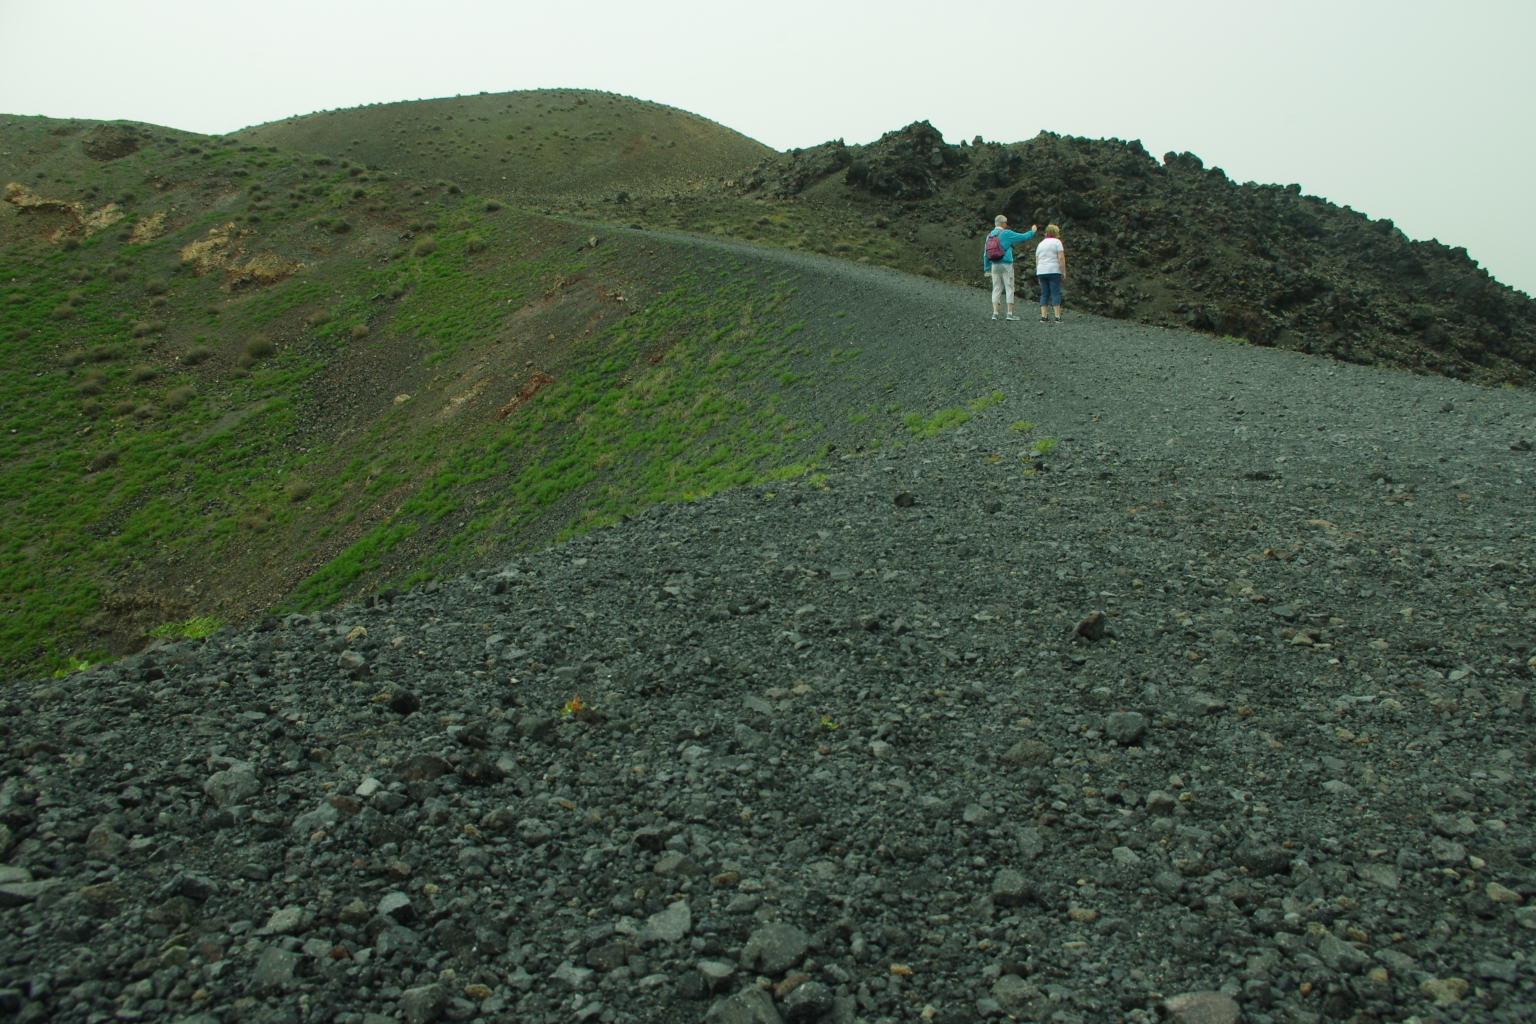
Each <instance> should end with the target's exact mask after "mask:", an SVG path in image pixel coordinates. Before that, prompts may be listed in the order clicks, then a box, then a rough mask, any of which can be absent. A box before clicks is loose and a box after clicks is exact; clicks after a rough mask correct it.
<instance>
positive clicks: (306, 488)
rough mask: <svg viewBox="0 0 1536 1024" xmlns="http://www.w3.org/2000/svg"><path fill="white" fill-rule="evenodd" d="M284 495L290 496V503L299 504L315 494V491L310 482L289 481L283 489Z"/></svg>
mask: <svg viewBox="0 0 1536 1024" xmlns="http://www.w3.org/2000/svg"><path fill="white" fill-rule="evenodd" d="M283 493H284V494H286V495H288V500H289V501H294V502H298V501H303V500H304V499H305V498H307V497H309V496H310V495H311V494H313V493H315V489H314V488H313V487H311V486H310V485H309V482H308V481H305V480H289V481H288V483H287V484H286V485H285V486H284V487H283Z"/></svg>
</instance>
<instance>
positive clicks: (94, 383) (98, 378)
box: [76, 370, 107, 395]
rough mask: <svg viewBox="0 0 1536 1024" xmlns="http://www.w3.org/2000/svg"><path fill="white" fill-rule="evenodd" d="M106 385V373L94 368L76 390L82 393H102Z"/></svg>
mask: <svg viewBox="0 0 1536 1024" xmlns="http://www.w3.org/2000/svg"><path fill="white" fill-rule="evenodd" d="M106 386H107V376H106V374H104V373H102V372H101V371H100V370H92V371H91V372H90V373H88V374H86V375H85V379H84V380H82V381H81V382H80V385H79V387H78V388H76V390H78V391H79V392H80V393H81V394H82V395H99V394H101V392H102V389H103V388H105V387H106Z"/></svg>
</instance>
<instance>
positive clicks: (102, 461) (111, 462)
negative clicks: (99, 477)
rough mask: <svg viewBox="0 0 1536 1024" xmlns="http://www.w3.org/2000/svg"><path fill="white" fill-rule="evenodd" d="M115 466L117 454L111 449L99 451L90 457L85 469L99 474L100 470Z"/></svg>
mask: <svg viewBox="0 0 1536 1024" xmlns="http://www.w3.org/2000/svg"><path fill="white" fill-rule="evenodd" d="M115 465H117V452H116V451H114V450H112V449H111V448H108V449H106V450H105V451H99V452H97V453H96V454H95V455H92V456H91V461H89V462H87V463H86V468H87V469H88V470H89V471H90V472H92V473H100V472H101V471H102V470H104V469H106V468H108V467H110V466H115Z"/></svg>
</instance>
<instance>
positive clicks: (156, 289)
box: [144, 277, 171, 295]
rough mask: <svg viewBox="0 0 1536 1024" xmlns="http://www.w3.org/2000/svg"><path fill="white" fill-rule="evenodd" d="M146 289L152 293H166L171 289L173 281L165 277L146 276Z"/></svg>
mask: <svg viewBox="0 0 1536 1024" xmlns="http://www.w3.org/2000/svg"><path fill="white" fill-rule="evenodd" d="M144 290H145V291H147V292H149V294H151V295H164V294H165V293H166V292H168V291H170V290H171V283H170V282H169V281H167V280H166V279H165V278H163V277H146V278H145V279H144Z"/></svg>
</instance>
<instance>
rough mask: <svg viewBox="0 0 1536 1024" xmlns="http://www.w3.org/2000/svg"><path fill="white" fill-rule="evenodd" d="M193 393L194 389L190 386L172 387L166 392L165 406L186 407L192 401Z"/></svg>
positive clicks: (171, 407)
mask: <svg viewBox="0 0 1536 1024" xmlns="http://www.w3.org/2000/svg"><path fill="white" fill-rule="evenodd" d="M192 395H193V391H192V389H191V388H189V387H186V386H182V387H179V388H172V389H171V390H169V391H167V392H166V393H165V407H166V408H167V409H185V408H186V407H187V404H188V403H190V402H191V401H192Z"/></svg>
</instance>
